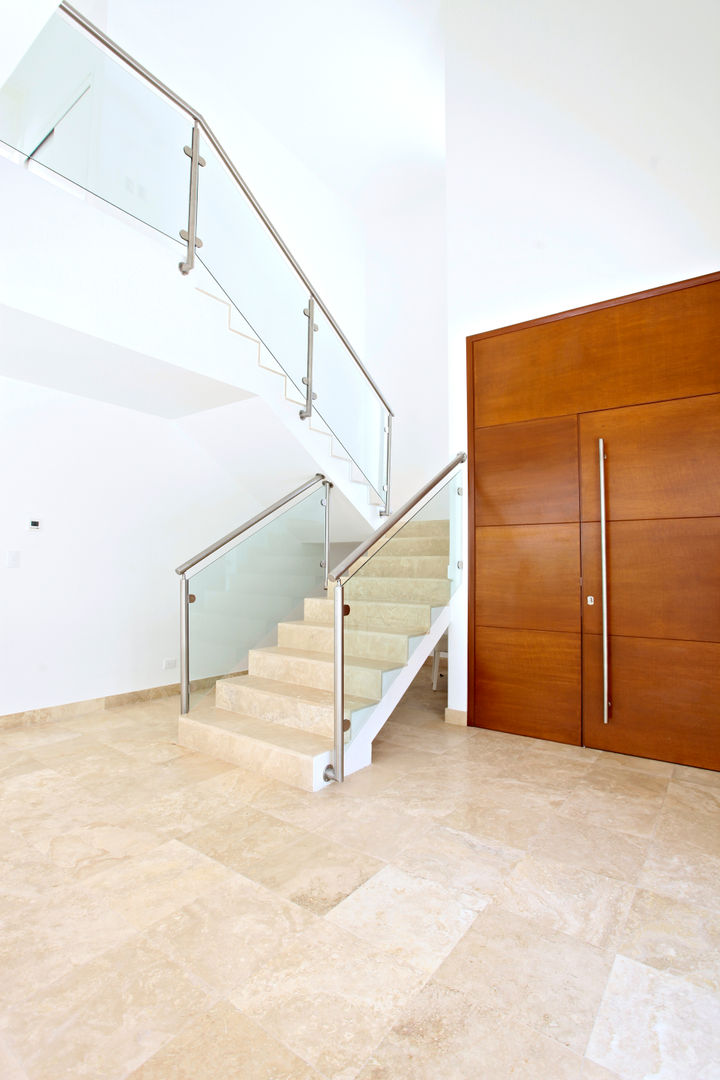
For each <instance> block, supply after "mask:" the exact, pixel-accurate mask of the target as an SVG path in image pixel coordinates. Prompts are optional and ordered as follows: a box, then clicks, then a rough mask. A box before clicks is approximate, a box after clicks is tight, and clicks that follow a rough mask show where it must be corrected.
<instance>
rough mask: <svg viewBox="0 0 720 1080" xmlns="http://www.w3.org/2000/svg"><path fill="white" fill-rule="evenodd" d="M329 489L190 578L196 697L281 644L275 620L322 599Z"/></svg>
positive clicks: (295, 616)
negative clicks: (257, 653) (259, 652)
mask: <svg viewBox="0 0 720 1080" xmlns="http://www.w3.org/2000/svg"><path fill="white" fill-rule="evenodd" d="M323 498H324V488H322V487H321V488H319V489H318V490H316V491H314V492H312V493H311V494H310V495H308V496H306V497H304V498H303V499H302V500H301V501H300V502H298V503H296V504H295V505H293V506H290V507H289V508H288V509H287V510H286V511H285V512H284V513H282V514H280V515H279V516H278V517H275V518H273V519H272V520H271V521H269V522H268V523H267V524H266V525H264V526H262V527H260V528H258V529H257V530H256V531H255V532H253V533H251V534H250V535H249V536H247V537H246V538H245V539H244V540H241V541H240V542H238V543H237V544H236V545H235V546H234V547H231V548H230V549H226V550H225V552H224V553H222V554H221V555H220V556H219V557H218V558H216V559H215V561H214V562H211V563H210V564H209V565H207V566H204V567H202V569H200V570H199V571H198V572H197V573H195V574H193V575H192V576H191V577H190V582H189V586H190V594H191V595H193V596H194V597H195V600H194V602H193V603H191V604H190V609H189V633H190V667H189V670H190V680H191V684H193V694H192V697H191V701H192V703H193V704H196V703H197V701H198V700H200V699H201V698H202V697H203V696H204V695H206V694H207V693H208V690H209V689H211V688H212V687H213V686H214V683H215V680H216V679H217V678H219V677H222V676H226V675H232V674H238V673H241V672H245V671H247V668H248V652H249V650H250V649H255V648H262V647H263V646H267V645H276V644H277V635H276V632H277V624H278V622H285V621H288V620H297V619H302V617H303V601H304V599H305V597H310V596H324V595H325V593H324V591H323V582H324V569H323V566H322V561H323V557H324V536H325V508H324V506H323V505H322V501H321V500H322V499H323Z"/></svg>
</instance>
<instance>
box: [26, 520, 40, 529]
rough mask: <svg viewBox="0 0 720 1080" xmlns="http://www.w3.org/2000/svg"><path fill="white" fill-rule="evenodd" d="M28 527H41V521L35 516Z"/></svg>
mask: <svg viewBox="0 0 720 1080" xmlns="http://www.w3.org/2000/svg"><path fill="white" fill-rule="evenodd" d="M28 527H29V528H30V529H39V528H40V522H39V521H37V520H36V519H35V518H33V519H32V521H31V522H30V525H29V526H28Z"/></svg>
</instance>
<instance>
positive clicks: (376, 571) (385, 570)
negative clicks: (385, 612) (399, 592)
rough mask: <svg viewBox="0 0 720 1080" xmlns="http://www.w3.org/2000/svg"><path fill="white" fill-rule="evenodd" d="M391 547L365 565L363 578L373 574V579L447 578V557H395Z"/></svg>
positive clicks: (387, 547) (384, 549)
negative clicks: (390, 549)
mask: <svg viewBox="0 0 720 1080" xmlns="http://www.w3.org/2000/svg"><path fill="white" fill-rule="evenodd" d="M389 547H390V545H389V544H388V545H387V546H386V547H385V548H383V550H382V554H380V555H376V556H375V557H374V558H373V559H372V561H371V562H369V563H366V564H365V565H366V566H367V570H363V572H362V573H363V576H364V574H365V573H372V576H373V577H393V578H399V577H406V578H447V570H448V557H447V555H395V554H392V553H391V552H390V551H389V550H388V549H389ZM371 567H372V569H371Z"/></svg>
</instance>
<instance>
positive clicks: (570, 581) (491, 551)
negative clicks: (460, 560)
mask: <svg viewBox="0 0 720 1080" xmlns="http://www.w3.org/2000/svg"><path fill="white" fill-rule="evenodd" d="M475 553H476V559H477V566H476V571H475V592H476V595H475V620H476V622H477V624H478V625H483V626H505V627H515V628H517V629H527V630H557V631H565V632H570V633H579V632H580V612H579V609H578V599H579V595H580V545H579V525H578V524H576V523H573V524H562V525H510V526H505V527H501V526H496V527H490V528H483V529H476V530H475Z"/></svg>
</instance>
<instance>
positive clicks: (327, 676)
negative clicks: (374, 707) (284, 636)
mask: <svg viewBox="0 0 720 1080" xmlns="http://www.w3.org/2000/svg"><path fill="white" fill-rule="evenodd" d="M400 667H402V665H401V664H398V663H393V662H385V661H382V660H365V659H364V658H362V657H357V656H346V657H345V692H346V693H347V694H350V695H352V696H353V697H354V696H359V697H364V698H371V699H374V700H375V701H379V700H380V698H381V697H382V695H383V674H384V673H385V672H389V671H397V669H398V668H400ZM334 668H335V664H334V661H333V656H332V653H322V652H312V651H310V650H307V649H288V648H282V647H281V646H279V645H276V646H269V647H268V648H265V649H251V650H250V654H249V661H248V669H249V674H250V675H258V676H261V677H262V678H267V679H275V680H277V681H278V682H294V683H300V684H302V685H303V686H313V687H315V688H316V689H318V690H332V688H333V674H334Z"/></svg>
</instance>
